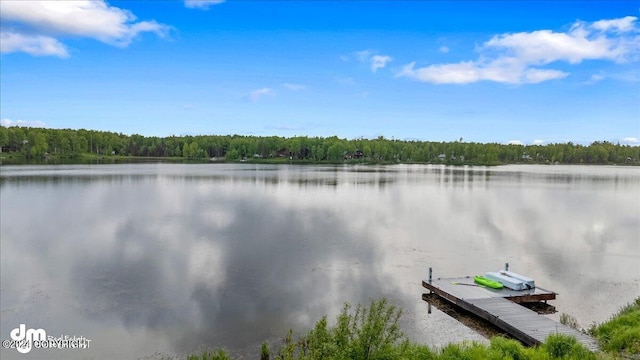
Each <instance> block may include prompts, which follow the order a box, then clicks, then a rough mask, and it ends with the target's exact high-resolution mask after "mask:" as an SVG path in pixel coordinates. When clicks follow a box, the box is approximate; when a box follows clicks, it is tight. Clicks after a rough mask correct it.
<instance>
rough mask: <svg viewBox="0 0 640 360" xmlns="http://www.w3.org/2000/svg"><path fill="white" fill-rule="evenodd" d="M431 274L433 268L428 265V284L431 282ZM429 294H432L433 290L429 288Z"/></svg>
mask: <svg viewBox="0 0 640 360" xmlns="http://www.w3.org/2000/svg"><path fill="white" fill-rule="evenodd" d="M432 275H433V269H432V268H431V267H429V284H431V277H432ZM429 294H433V290H429Z"/></svg>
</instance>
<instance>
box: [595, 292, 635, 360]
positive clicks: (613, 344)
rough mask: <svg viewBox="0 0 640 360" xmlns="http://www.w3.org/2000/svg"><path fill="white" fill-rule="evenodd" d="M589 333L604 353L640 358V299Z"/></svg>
mask: <svg viewBox="0 0 640 360" xmlns="http://www.w3.org/2000/svg"><path fill="white" fill-rule="evenodd" d="M589 333H590V334H591V335H592V336H594V337H596V338H597V339H598V341H599V343H600V347H601V348H602V350H604V351H607V352H612V353H617V354H621V355H623V356H629V357H635V358H637V359H638V358H640V297H639V298H637V299H636V300H635V301H634V302H632V303H630V304H627V305H625V306H624V307H623V308H622V309H620V311H618V313H617V314H616V315H614V316H613V317H612V318H611V319H610V320H609V321H607V322H604V323H602V324H600V325H597V326H594V327H592V328H591V329H590V330H589Z"/></svg>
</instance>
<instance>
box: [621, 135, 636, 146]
mask: <svg viewBox="0 0 640 360" xmlns="http://www.w3.org/2000/svg"><path fill="white" fill-rule="evenodd" d="M621 142H622V143H623V144H627V145H640V140H639V139H638V138H637V137H626V138H624V139H622V141H621Z"/></svg>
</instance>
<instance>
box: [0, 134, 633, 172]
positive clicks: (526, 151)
mask: <svg viewBox="0 0 640 360" xmlns="http://www.w3.org/2000/svg"><path fill="white" fill-rule="evenodd" d="M0 147H1V150H2V153H3V154H0V157H1V158H4V159H7V158H8V157H11V158H12V159H16V158H18V159H23V160H26V161H33V160H41V159H74V158H81V157H86V156H98V157H122V156H125V157H160V158H182V159H193V160H198V159H202V160H208V159H214V158H215V160H226V161H243V160H246V161H267V160H269V159H271V160H278V159H280V160H296V161H304V162H331V163H335V162H343V161H353V162H367V163H370V162H375V163H395V162H404V163H412V162H415V163H446V164H469V165H498V164H513V163H556V162H557V163H563V164H640V160H639V159H640V146H629V145H620V144H613V143H610V142H606V141H603V142H594V143H592V144H590V145H588V146H584V145H579V144H572V143H570V142H569V143H565V144H548V145H503V144H497V143H489V144H482V143H473V142H463V140H462V139H460V140H459V141H454V142H431V141H406V140H393V139H385V138H384V137H378V138H377V139H362V138H360V139H352V140H347V139H340V138H338V137H336V136H333V137H326V138H322V137H306V136H297V137H290V138H284V137H278V136H268V137H258V136H241V135H199V136H169V137H145V136H142V135H135V134H134V135H125V134H120V133H114V132H106V131H94V130H85V129H80V130H71V129H43V128H23V127H0Z"/></svg>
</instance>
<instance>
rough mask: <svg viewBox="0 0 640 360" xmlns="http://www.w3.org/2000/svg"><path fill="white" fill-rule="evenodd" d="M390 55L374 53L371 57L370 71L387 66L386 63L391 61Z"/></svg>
mask: <svg viewBox="0 0 640 360" xmlns="http://www.w3.org/2000/svg"><path fill="white" fill-rule="evenodd" d="M392 60H393V59H392V58H391V56H387V55H374V56H372V57H371V59H370V61H371V71H373V72H376V71H378V69H383V68H384V67H385V66H387V63H388V62H390V61H392Z"/></svg>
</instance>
